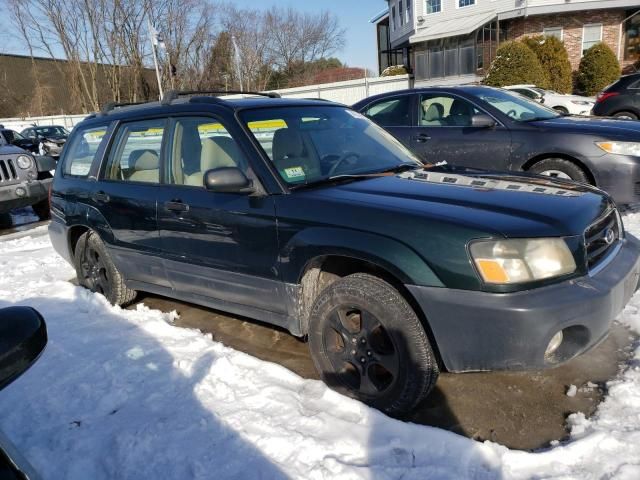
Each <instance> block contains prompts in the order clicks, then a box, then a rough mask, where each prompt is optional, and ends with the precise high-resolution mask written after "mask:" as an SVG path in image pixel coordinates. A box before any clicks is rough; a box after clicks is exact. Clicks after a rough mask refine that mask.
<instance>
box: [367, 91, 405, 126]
mask: <svg viewBox="0 0 640 480" xmlns="http://www.w3.org/2000/svg"><path fill="white" fill-rule="evenodd" d="M411 98H412V95H402V96H399V97H393V98H390V99H385V100H381V101H379V102H376V103H374V104H373V105H371V106H369V107H367V109H366V110H365V111H364V114H365V115H366V116H367V117H369V118H370V119H371V120H373V121H374V122H376V123H377V124H378V125H380V126H383V127H410V126H411Z"/></svg>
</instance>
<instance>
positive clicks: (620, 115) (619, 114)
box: [613, 112, 638, 120]
mask: <svg viewBox="0 0 640 480" xmlns="http://www.w3.org/2000/svg"><path fill="white" fill-rule="evenodd" d="M613 116H614V117H615V118H620V119H625V118H626V119H628V120H638V115H636V114H635V113H633V112H617V113H614V114H613Z"/></svg>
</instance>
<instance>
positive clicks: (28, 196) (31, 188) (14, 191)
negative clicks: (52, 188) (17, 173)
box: [0, 178, 53, 213]
mask: <svg viewBox="0 0 640 480" xmlns="http://www.w3.org/2000/svg"><path fill="white" fill-rule="evenodd" d="M52 181H53V178H46V179H43V180H33V181H31V182H21V183H15V184H12V185H4V186H0V213H4V212H8V211H9V210H13V209H14V208H22V207H28V206H29V205H33V204H34V203H38V202H39V201H41V200H44V199H45V198H47V195H49V185H50V184H51V182H52ZM20 189H22V190H20ZM21 191H22V192H24V193H23V194H22V195H20V194H19V192H21Z"/></svg>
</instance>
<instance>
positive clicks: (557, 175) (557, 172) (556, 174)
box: [540, 170, 572, 180]
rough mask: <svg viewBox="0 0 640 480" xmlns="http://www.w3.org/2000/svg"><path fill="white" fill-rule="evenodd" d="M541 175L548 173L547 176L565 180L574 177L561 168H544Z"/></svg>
mask: <svg viewBox="0 0 640 480" xmlns="http://www.w3.org/2000/svg"><path fill="white" fill-rule="evenodd" d="M540 175H546V176H547V177H554V178H562V179H564V180H572V178H571V177H570V176H569V175H568V174H566V173H565V172H562V171H560V170H544V171H543V172H540Z"/></svg>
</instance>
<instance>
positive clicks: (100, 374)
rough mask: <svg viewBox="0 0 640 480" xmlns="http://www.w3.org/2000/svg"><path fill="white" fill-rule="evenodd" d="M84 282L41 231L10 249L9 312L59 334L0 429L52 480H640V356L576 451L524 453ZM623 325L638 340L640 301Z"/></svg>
mask: <svg viewBox="0 0 640 480" xmlns="http://www.w3.org/2000/svg"><path fill="white" fill-rule="evenodd" d="M625 222H626V225H627V228H628V230H630V231H632V232H636V234H640V213H631V214H628V215H626V216H625ZM73 277H74V271H73V270H72V268H71V267H70V266H69V265H67V264H66V263H65V262H64V261H63V260H62V259H61V258H60V257H58V256H57V255H56V254H55V253H54V252H53V249H52V247H51V245H50V243H49V239H48V236H47V234H46V229H45V227H39V228H37V229H35V230H32V231H30V232H27V233H26V234H25V233H20V234H15V235H11V236H9V237H7V238H4V239H3V238H0V307H5V306H9V305H13V304H20V305H31V306H34V307H35V308H37V309H38V310H40V311H41V312H42V313H43V314H44V316H45V318H46V320H47V322H48V327H49V336H50V341H49V345H48V347H47V350H46V351H45V353H44V355H43V356H42V357H41V359H40V360H39V362H38V363H37V364H36V365H35V366H34V367H33V368H32V369H31V370H30V371H28V372H27V373H26V374H25V375H24V376H23V377H21V378H20V379H19V380H18V381H16V382H15V383H14V384H12V385H11V386H9V387H8V388H6V389H5V390H4V391H2V392H0V427H1V428H2V429H3V430H4V431H5V433H7V434H8V436H9V437H10V438H12V439H13V440H14V442H15V443H16V444H17V446H18V448H19V449H20V450H21V451H22V452H23V453H24V454H25V456H26V457H27V458H28V459H29V460H30V461H31V462H32V463H33V464H34V466H35V467H36V469H37V470H38V471H39V472H40V473H41V474H42V475H43V477H44V478H48V479H56V480H57V479H70V480H74V479H82V480H85V479H92V480H99V479H114V478H118V479H126V478H136V479H139V478H142V479H146V478H150V479H151V478H153V479H159V478H161V479H191V478H198V479H200V478H207V479H209V478H211V479H227V478H232V479H252V478H257V479H271V478H300V479H323V478H345V479H392V478H394V479H395V478H398V479H399V478H403V479H421V480H422V479H427V478H443V479H462V478H464V479H466V478H473V479H493V478H509V479H510V478H513V479H521V478H536V479H546V478H558V479H560V478H562V479H569V478H575V479H580V480H586V479H596V478H618V479H629V480H631V479H633V480H637V479H639V478H640V348H638V350H636V352H635V356H634V358H633V359H632V360H631V361H630V363H629V364H628V365H626V366H623V368H622V369H621V373H620V375H619V376H618V378H616V379H615V380H613V381H611V382H610V384H609V393H608V396H607V397H606V400H605V401H604V403H602V404H601V405H600V407H599V409H598V411H597V413H596V414H595V415H594V416H593V417H592V418H590V419H586V418H585V417H584V416H583V415H582V414H579V413H578V414H575V415H572V416H571V417H570V419H569V421H570V423H571V425H572V433H571V438H570V440H569V441H567V442H564V443H560V444H558V445H556V446H554V447H553V448H551V449H548V450H545V451H539V452H535V453H527V452H520V451H514V450H509V449H507V448H505V447H503V446H500V445H497V444H494V443H491V442H485V443H479V442H476V441H473V440H470V439H467V438H464V437H461V436H458V435H456V434H453V433H450V432H447V431H444V430H440V429H437V428H431V427H426V426H420V425H414V424H409V423H403V422H400V421H397V420H393V419H390V418H388V417H386V416H385V415H383V414H381V413H380V412H378V411H376V410H373V409H370V408H368V407H366V406H364V405H362V404H360V403H359V402H356V401H354V400H351V399H348V398H345V397H342V396H340V395H338V394H337V393H334V392H332V391H331V390H329V389H328V388H327V387H325V386H324V384H322V383H320V382H318V381H313V380H304V379H302V378H300V377H299V376H297V375H296V374H294V373H292V372H290V371H289V370H287V369H285V368H283V367H281V366H279V365H275V364H271V363H267V362H263V361H260V360H258V359H256V358H253V357H251V356H249V355H246V354H244V353H241V352H238V351H235V350H232V349H230V348H227V347H225V346H223V345H222V344H220V343H217V342H215V341H213V340H212V339H211V337H210V336H207V335H203V334H202V333H200V332H198V331H195V330H188V329H184V328H177V327H174V326H172V324H171V323H172V320H173V315H171V314H164V313H161V312H159V311H155V310H149V309H147V308H145V307H142V306H141V307H139V308H138V309H137V310H133V311H127V310H121V309H119V308H115V307H112V306H110V305H109V304H107V302H106V301H105V300H104V298H103V297H101V296H98V295H93V294H90V293H88V292H87V291H85V290H83V289H81V288H79V287H75V286H73V285H72V284H71V283H69V280H70V279H71V278H73ZM620 320H621V321H623V322H625V323H628V324H629V325H630V326H632V328H635V329H636V330H638V331H640V294H638V295H636V296H635V297H634V298H633V300H632V302H631V303H630V305H629V306H628V307H627V308H626V310H625V311H624V313H623V314H622V315H621V318H620Z"/></svg>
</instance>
